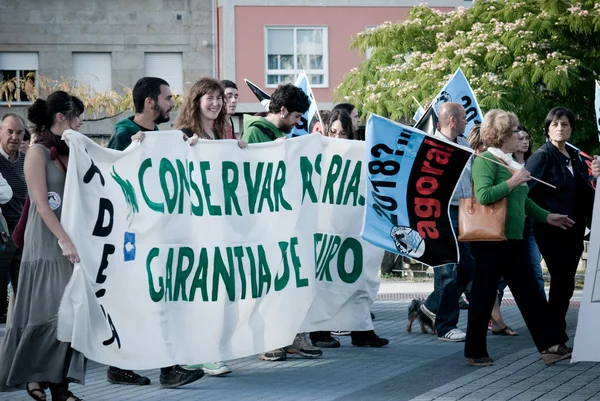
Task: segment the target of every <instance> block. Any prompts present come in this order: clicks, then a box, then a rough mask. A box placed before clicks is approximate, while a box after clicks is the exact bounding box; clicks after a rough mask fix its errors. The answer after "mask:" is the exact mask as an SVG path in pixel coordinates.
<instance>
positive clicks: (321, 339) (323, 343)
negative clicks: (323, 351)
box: [310, 331, 341, 348]
mask: <svg viewBox="0 0 600 401" xmlns="http://www.w3.org/2000/svg"><path fill="white" fill-rule="evenodd" d="M310 342H311V343H312V345H314V346H315V347H319V348H339V347H340V346H341V344H340V342H339V341H338V340H337V339H335V338H333V337H331V332H329V331H315V332H312V333H310Z"/></svg>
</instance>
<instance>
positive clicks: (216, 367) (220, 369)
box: [186, 362, 231, 376]
mask: <svg viewBox="0 0 600 401" xmlns="http://www.w3.org/2000/svg"><path fill="white" fill-rule="evenodd" d="M186 368H187V369H194V370H198V369H202V370H203V371H204V373H206V374H207V375H211V376H221V375H226V374H227V373H231V368H230V367H229V366H227V365H226V364H225V363H224V362H211V363H202V364H200V365H189V366H186Z"/></svg>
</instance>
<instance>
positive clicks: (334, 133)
mask: <svg viewBox="0 0 600 401" xmlns="http://www.w3.org/2000/svg"><path fill="white" fill-rule="evenodd" d="M329 136H333V137H340V136H343V137H345V136H346V133H345V132H344V131H336V130H332V129H330V130H329Z"/></svg>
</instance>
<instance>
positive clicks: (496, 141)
mask: <svg viewBox="0 0 600 401" xmlns="http://www.w3.org/2000/svg"><path fill="white" fill-rule="evenodd" d="M518 126H519V118H518V117H517V115H516V114H515V113H511V112H510V111H504V110H499V109H494V110H490V111H488V112H487V113H485V116H483V123H481V139H482V140H483V142H484V143H485V144H486V145H487V146H490V147H494V148H500V147H502V145H503V144H504V143H505V142H506V141H507V140H508V139H509V138H510V137H511V136H512V134H513V131H512V130H513V127H518Z"/></svg>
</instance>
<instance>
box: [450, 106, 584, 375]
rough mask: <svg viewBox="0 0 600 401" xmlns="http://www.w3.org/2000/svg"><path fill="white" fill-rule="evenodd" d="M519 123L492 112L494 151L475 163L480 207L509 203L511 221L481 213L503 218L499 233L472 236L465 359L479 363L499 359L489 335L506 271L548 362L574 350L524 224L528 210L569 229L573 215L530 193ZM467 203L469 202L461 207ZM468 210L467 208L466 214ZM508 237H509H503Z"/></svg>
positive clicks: (486, 126) (487, 133)
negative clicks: (539, 278) (533, 260)
mask: <svg viewBox="0 0 600 401" xmlns="http://www.w3.org/2000/svg"><path fill="white" fill-rule="evenodd" d="M518 125H519V120H518V118H517V116H516V115H515V114H513V113H509V112H506V111H503V110H491V111H489V112H488V113H486V115H485V116H484V120H483V123H482V124H481V136H482V139H483V141H484V142H485V144H486V145H487V146H488V150H487V151H486V152H484V153H482V154H481V155H479V156H478V157H476V158H475V161H474V163H473V170H472V171H473V185H474V196H475V197H476V198H477V201H478V202H479V204H480V205H483V206H484V207H483V208H479V210H483V209H486V208H488V209H491V208H496V209H497V208H499V207H500V206H499V204H504V205H505V206H504V207H505V212H506V219H505V221H499V222H498V221H494V219H493V217H489V216H493V215H487V216H488V217H486V215H480V216H479V217H478V219H479V222H480V223H481V222H482V220H484V219H487V220H488V221H487V222H484V227H491V226H493V225H494V223H499V225H498V232H489V233H488V234H487V235H480V236H479V237H478V238H477V237H474V236H471V241H474V240H478V242H472V243H471V251H472V253H473V257H474V258H475V278H474V279H473V286H472V288H471V298H472V300H471V306H470V307H469V321H468V324H467V339H466V342H465V358H466V362H467V363H468V364H471V365H474V366H489V365H492V364H493V363H494V361H493V360H492V359H491V358H490V357H489V355H488V352H487V344H486V336H487V326H488V320H489V318H490V313H491V311H492V307H493V306H494V300H495V299H496V297H497V288H498V280H499V279H500V276H503V277H504V278H505V279H506V281H507V283H508V286H509V287H510V289H511V291H512V293H513V295H514V297H515V301H516V302H517V305H518V306H519V310H520V311H521V314H522V315H523V319H524V320H525V323H526V324H527V327H528V329H529V332H530V333H531V336H532V337H533V341H534V343H535V345H536V347H537V348H538V350H539V351H540V353H541V357H542V359H543V361H544V363H546V364H552V363H555V362H558V361H560V360H562V359H566V358H569V357H570V356H571V352H572V350H571V349H570V348H568V347H566V346H565V345H564V343H565V342H566V341H567V340H568V338H567V336H566V335H565V334H564V332H561V330H560V329H559V327H558V325H557V324H555V323H554V322H553V321H552V320H551V319H550V311H549V308H548V304H547V302H546V300H545V299H544V298H543V297H542V296H541V294H540V292H539V291H538V290H537V286H538V285H537V282H536V279H535V275H534V272H533V268H532V267H531V264H530V260H529V254H528V246H527V243H526V242H525V241H524V240H523V229H524V224H525V216H526V215H529V216H532V217H533V218H534V219H535V220H537V221H540V222H546V223H548V224H550V225H552V226H555V227H558V228H560V229H567V228H568V227H570V226H571V225H572V224H573V221H572V220H571V219H569V218H568V216H565V215H558V214H551V213H549V212H547V211H546V210H544V209H542V208H540V207H539V206H537V205H536V204H535V203H534V202H533V201H531V200H530V199H529V198H528V197H527V193H528V192H529V187H528V186H527V184H526V183H527V181H529V180H530V179H531V177H530V174H529V172H528V171H527V170H525V169H524V168H523V167H522V166H521V165H520V164H519V163H517V162H516V161H514V159H513V158H512V153H513V152H515V151H516V150H517V147H518V141H517V134H518V132H519V129H518ZM512 171H514V173H513V172H512ZM467 204H468V203H467V202H465V203H463V204H462V205H461V208H462V207H463V206H465V205H467ZM463 212H465V211H464V210H461V214H464V213H463ZM497 212H498V210H497ZM496 215H502V213H496ZM502 229H504V230H503V231H504V232H503V233H501V231H502ZM465 231H466V230H465ZM468 234H469V233H467V232H461V233H459V235H460V236H462V237H468ZM503 237H504V239H505V240H501V239H502V238H503Z"/></svg>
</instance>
